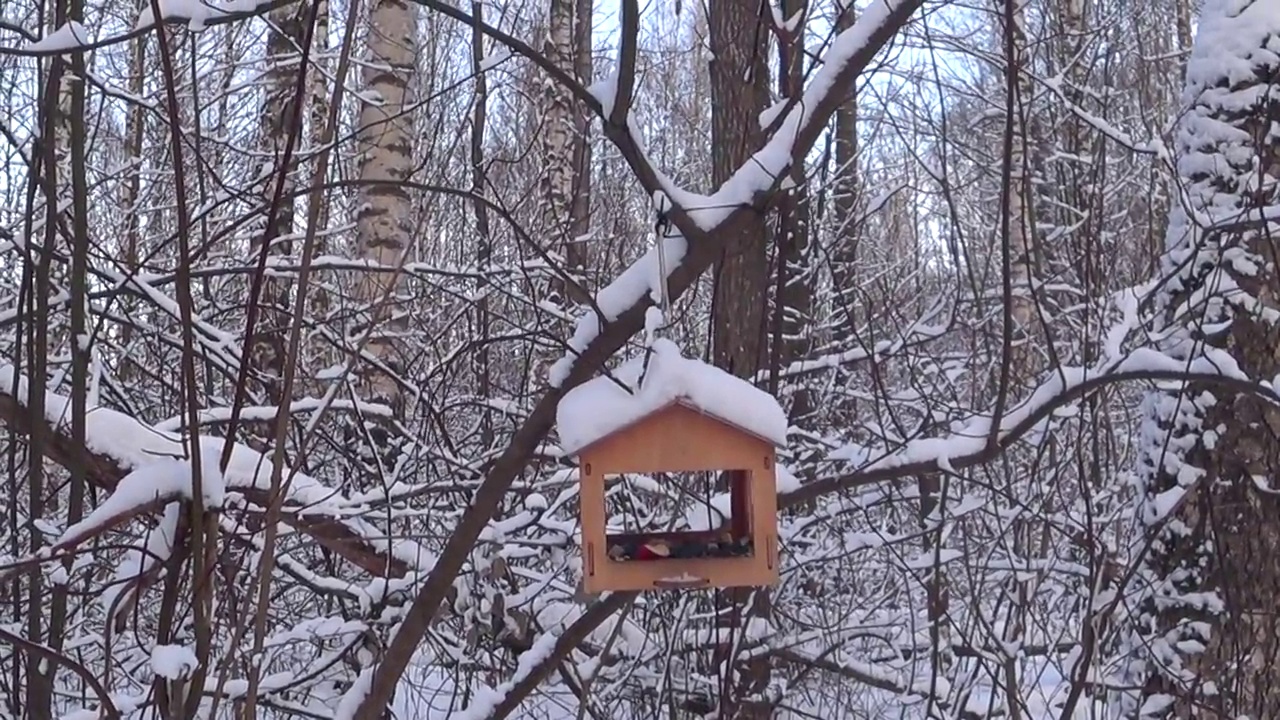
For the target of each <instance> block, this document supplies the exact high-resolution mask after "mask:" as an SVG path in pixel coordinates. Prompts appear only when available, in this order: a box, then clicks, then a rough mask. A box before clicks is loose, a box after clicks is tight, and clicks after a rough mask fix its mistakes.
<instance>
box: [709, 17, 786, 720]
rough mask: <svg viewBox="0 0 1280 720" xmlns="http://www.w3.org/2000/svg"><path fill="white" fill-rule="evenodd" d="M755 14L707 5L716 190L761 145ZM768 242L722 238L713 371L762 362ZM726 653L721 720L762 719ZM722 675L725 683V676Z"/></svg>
mask: <svg viewBox="0 0 1280 720" xmlns="http://www.w3.org/2000/svg"><path fill="white" fill-rule="evenodd" d="M762 9H764V6H763V5H762V4H761V3H759V2H755V1H754V0H725V2H717V3H712V4H711V6H710V13H709V17H708V21H709V30H710V40H711V53H712V60H711V67H710V77H711V107H712V111H711V112H712V115H711V146H712V180H713V182H715V183H716V184H717V185H718V184H720V183H723V182H725V181H726V180H728V179H729V177H730V176H732V175H733V173H734V172H735V171H737V170H738V168H740V167H741V166H742V165H743V164H744V163H746V162H747V161H748V160H749V159H750V157H751V154H752V153H753V152H755V150H757V149H758V148H759V147H760V146H761V144H762V142H763V133H762V132H761V128H760V120H759V118H760V113H762V112H763V111H764V109H765V107H766V105H767V103H768V101H769V89H768V88H769V69H768V65H767V59H768V55H767V53H768V42H767V41H768V33H769V24H770V23H771V22H772V20H771V19H770V18H768V17H767V16H764V17H762V16H761V15H760V11H761V10H762ZM767 242H768V231H767V227H766V225H765V220H764V217H762V216H760V215H757V216H756V217H755V219H754V221H753V222H751V223H748V224H745V225H744V226H743V229H742V230H741V231H739V232H738V233H737V234H736V235H735V236H733V237H730V238H728V241H727V243H726V245H725V249H724V252H723V254H722V255H721V257H720V259H719V260H718V261H717V262H716V264H715V266H714V267H713V269H712V273H713V278H714V280H713V288H714V289H713V293H712V295H713V297H712V307H713V312H712V318H711V323H712V325H711V350H712V357H713V359H714V361H715V364H716V365H717V366H719V367H721V368H723V369H724V370H727V371H728V372H731V373H733V374H734V375H737V376H738V377H742V378H751V377H753V376H754V375H755V374H756V373H757V372H758V371H759V370H760V369H761V368H762V366H763V364H764V363H763V361H764V349H765V348H764V338H765V336H766V335H765V333H766V327H765V324H764V320H765V315H764V309H765V306H766V304H767V303H766V299H765V298H766V293H767V292H768V289H769V267H768V248H767ZM729 595H730V600H731V602H732V603H733V607H732V608H731V610H730V617H729V621H730V622H731V623H734V624H740V623H742V622H745V620H746V619H747V618H750V617H752V616H762V615H763V616H767V615H768V613H769V595H768V592H767V591H766V590H764V589H761V590H759V591H753V590H750V589H742V590H738V591H734V592H731V593H729ZM730 652H732V648H731V647H728V646H722V647H721V648H719V650H718V653H717V654H718V655H719V656H720V657H719V658H718V660H720V662H718V663H717V665H718V666H719V667H721V668H735V670H736V671H737V672H738V673H739V680H738V682H737V683H736V684H734V685H731V686H726V687H724V688H722V691H721V703H722V706H721V717H730V718H737V717H742V718H767V717H769V716H770V715H771V713H772V708H771V706H770V705H769V704H768V703H766V702H761V701H754V700H749V699H746V698H745V697H744V696H747V695H752V694H756V693H759V692H761V691H763V690H764V689H765V687H766V686H767V685H768V682H769V674H770V671H769V664H768V660H767V659H765V658H761V659H758V660H756V661H753V662H750V663H748V665H747V667H742V668H737V667H736V663H731V662H724V660H728V659H731V658H729V657H728V654H729V653H730ZM725 672H726V675H725V676H724V680H725V682H726V683H728V681H729V679H730V676H731V674H732V673H730V672H729V671H728V670H725Z"/></svg>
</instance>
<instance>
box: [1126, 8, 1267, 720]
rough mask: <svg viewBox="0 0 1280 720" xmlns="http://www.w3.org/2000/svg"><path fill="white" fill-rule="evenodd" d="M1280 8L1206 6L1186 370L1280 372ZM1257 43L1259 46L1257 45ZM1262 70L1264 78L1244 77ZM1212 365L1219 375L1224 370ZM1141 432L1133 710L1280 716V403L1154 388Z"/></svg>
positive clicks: (1177, 219)
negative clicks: (1141, 539) (1279, 243)
mask: <svg viewBox="0 0 1280 720" xmlns="http://www.w3.org/2000/svg"><path fill="white" fill-rule="evenodd" d="M1273 8H1274V3H1269V2H1254V3H1246V4H1244V6H1243V7H1239V4H1238V3H1235V2H1228V1H1227V0H1210V1H1209V2H1206V3H1205V6H1204V9H1203V12H1202V15H1201V19H1200V25H1199V28H1198V32H1197V37H1196V40H1195V45H1194V49H1193V53H1192V55H1191V59H1190V60H1189V63H1188V72H1187V77H1188V81H1187V87H1186V90H1185V93H1184V97H1185V98H1187V99H1189V101H1190V102H1191V107H1190V108H1189V112H1187V113H1186V114H1185V115H1184V116H1183V117H1184V120H1183V125H1182V127H1181V128H1180V129H1179V132H1178V135H1177V146H1176V149H1177V152H1178V156H1179V160H1180V162H1179V164H1178V165H1179V168H1180V170H1181V174H1182V181H1183V187H1184V188H1185V190H1186V192H1187V196H1188V198H1189V200H1190V203H1191V210H1192V211H1193V212H1194V213H1197V214H1205V215H1211V216H1212V217H1213V219H1214V221H1215V228H1214V229H1208V228H1204V227H1200V226H1197V225H1196V224H1195V223H1194V221H1193V220H1192V219H1191V218H1190V217H1188V215H1189V213H1188V212H1186V211H1184V210H1183V206H1182V204H1181V203H1175V205H1174V209H1173V211H1172V213H1171V218H1170V223H1169V225H1170V227H1169V234H1168V238H1167V240H1166V247H1167V248H1168V252H1167V254H1166V256H1165V258H1164V270H1165V272H1166V273H1167V274H1168V275H1170V276H1173V282H1171V283H1169V284H1168V285H1167V286H1166V287H1167V288H1168V289H1167V290H1166V291H1165V292H1164V293H1163V295H1162V296H1161V298H1160V301H1161V306H1162V308H1163V309H1164V311H1165V313H1166V315H1165V319H1166V321H1167V323H1168V328H1167V330H1168V331H1169V332H1171V333H1172V335H1171V336H1169V337H1168V340H1167V341H1166V342H1165V343H1164V345H1163V349H1164V350H1165V352H1166V353H1168V354H1170V355H1171V356H1173V357H1174V358H1175V359H1177V360H1178V361H1179V362H1180V363H1181V362H1187V363H1196V362H1199V363H1202V364H1210V363H1211V364H1212V365H1209V366H1210V367H1222V366H1223V363H1233V364H1234V365H1235V366H1236V367H1238V368H1239V370H1240V371H1241V372H1243V373H1244V374H1245V375H1246V376H1247V377H1248V379H1249V380H1250V381H1253V382H1264V383H1265V382H1270V381H1272V378H1274V377H1276V375H1277V374H1278V373H1280V353H1277V351H1276V348H1277V347H1280V328H1278V327H1277V318H1278V317H1280V270H1277V267H1278V266H1280V253H1278V252H1277V249H1276V246H1275V244H1274V240H1273V239H1272V238H1274V237H1275V234H1276V233H1277V232H1280V223H1276V222H1275V221H1273V220H1264V219H1260V218H1261V217H1262V215H1261V211H1262V210H1263V209H1264V208H1271V207H1274V206H1275V205H1276V204H1277V203H1278V202H1280V192H1278V191H1277V187H1278V183H1280V151H1278V149H1277V148H1278V146H1277V144H1276V141H1275V135H1274V131H1273V130H1272V129H1271V128H1273V127H1274V126H1275V123H1277V122H1280V105H1277V104H1276V103H1275V102H1274V100H1272V98H1274V97H1275V95H1276V93H1277V92H1278V91H1280V61H1277V60H1276V56H1275V55H1274V54H1273V53H1271V52H1268V51H1265V50H1263V49H1262V48H1264V47H1274V46H1275V44H1276V43H1277V42H1280V22H1277V21H1276V20H1275V19H1273V18H1274V12H1273ZM1241 38H1248V39H1249V41H1250V42H1256V43H1257V44H1256V45H1247V44H1245V43H1244V42H1241V41H1240V39H1241ZM1242 69H1244V70H1246V71H1247V72H1241V70H1242ZM1206 369H1207V368H1206ZM1147 407H1148V410H1149V415H1148V421H1147V425H1146V428H1145V430H1144V432H1143V433H1142V436H1141V439H1142V442H1143V447H1142V448H1141V450H1142V453H1143V460H1144V472H1143V474H1142V478H1141V479H1142V481H1143V483H1144V490H1145V492H1144V495H1143V499H1142V504H1141V517H1142V519H1143V520H1144V521H1145V522H1146V523H1147V525H1148V528H1149V535H1150V540H1151V542H1152V544H1151V550H1152V552H1151V553H1150V555H1149V557H1148V560H1147V561H1146V563H1145V565H1144V567H1143V568H1142V570H1143V576H1142V577H1141V578H1140V579H1139V581H1138V582H1139V584H1140V586H1141V587H1142V588H1148V590H1147V592H1146V594H1145V596H1144V597H1143V602H1142V605H1141V606H1140V607H1141V612H1140V613H1139V617H1138V618H1137V621H1136V622H1135V625H1134V635H1133V637H1132V638H1131V642H1132V649H1133V652H1134V655H1135V662H1134V665H1133V669H1134V675H1135V676H1134V677H1133V678H1132V679H1133V680H1134V681H1135V683H1136V684H1138V685H1140V686H1141V687H1142V690H1141V691H1140V693H1138V697H1136V698H1131V700H1132V702H1131V704H1130V705H1129V707H1128V712H1129V716H1130V717H1178V718H1190V717H1215V718H1237V717H1251V718H1273V717H1280V657H1278V656H1280V624H1278V623H1277V615H1276V597H1277V596H1280V565H1277V563H1276V558H1277V557H1278V556H1280V519H1278V518H1280V495H1277V487H1276V480H1275V478H1276V477H1277V474H1278V473H1280V439H1277V438H1280V435H1278V433H1280V410H1277V409H1276V408H1275V407H1274V406H1272V405H1269V404H1268V403H1266V402H1263V401H1261V400H1259V399H1257V398H1256V397H1254V396H1252V395H1247V394H1242V393H1236V392H1231V391H1228V390H1226V389H1224V388H1222V387H1216V386H1211V385H1207V384H1204V383H1190V384H1188V385H1187V386H1186V387H1185V388H1184V389H1183V390H1182V392H1180V393H1179V392H1176V391H1175V390H1165V391H1163V392H1153V393H1152V394H1151V395H1150V397H1149V400H1148V403H1147Z"/></svg>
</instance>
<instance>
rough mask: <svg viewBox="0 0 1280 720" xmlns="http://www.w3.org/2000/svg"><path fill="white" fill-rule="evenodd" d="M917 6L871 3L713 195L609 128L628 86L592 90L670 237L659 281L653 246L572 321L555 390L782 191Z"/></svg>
mask: <svg viewBox="0 0 1280 720" xmlns="http://www.w3.org/2000/svg"><path fill="white" fill-rule="evenodd" d="M921 4H922V0H876V1H875V2H873V3H872V4H871V5H870V6H868V7H867V8H866V10H865V11H863V13H862V14H861V15H860V16H859V17H858V20H857V22H855V23H854V24H853V26H852V27H850V28H849V29H847V30H845V31H843V32H841V33H840V34H839V35H837V36H836V37H835V38H834V39H833V40H832V43H831V45H830V47H829V48H828V49H827V51H826V52H825V53H823V56H822V59H821V60H820V61H819V62H818V63H817V68H818V69H817V70H816V71H815V72H814V73H813V77H812V80H811V81H810V82H809V85H808V87H807V88H805V91H804V93H803V94H802V95H801V96H800V97H798V98H793V99H792V100H791V102H790V104H789V105H788V107H787V108H785V109H783V110H781V111H779V118H780V119H779V121H778V122H777V128H776V129H775V130H774V131H773V133H772V134H771V135H770V137H769V139H768V141H767V142H766V143H765V145H764V147H762V148H761V149H760V150H758V151H756V152H755V153H754V154H753V155H752V156H751V157H750V158H749V159H748V160H747V161H746V162H744V163H743V164H742V166H741V167H739V168H738V170H737V171H736V172H735V173H734V174H733V175H732V176H730V177H729V179H728V180H726V181H725V182H724V184H722V185H721V186H720V188H719V189H717V190H716V191H715V192H714V193H712V194H711V195H701V194H698V193H695V192H691V191H689V190H686V189H684V188H681V187H679V186H678V185H676V183H675V181H674V180H672V179H671V178H670V177H668V176H666V175H665V174H663V173H662V172H661V171H659V170H658V169H657V165H656V164H655V163H654V162H653V160H652V159H651V158H650V157H649V155H648V154H647V153H646V151H645V148H644V143H643V141H642V140H641V133H640V132H639V131H638V130H637V129H636V128H635V126H634V125H633V124H632V123H631V118H630V117H629V116H627V118H626V124H625V125H623V126H618V125H612V124H610V123H609V122H607V121H608V120H609V119H611V118H612V117H613V116H614V113H613V110H614V109H615V108H614V103H615V102H616V95H617V94H618V92H619V91H620V88H622V85H623V84H624V83H625V82H626V80H624V79H622V78H619V77H618V76H617V75H616V74H614V75H611V76H610V77H609V78H607V79H606V80H605V81H604V82H602V83H597V84H596V85H593V86H592V87H591V89H590V91H589V92H590V94H591V95H592V97H593V99H594V100H595V102H596V103H597V105H598V106H600V107H601V108H607V109H606V110H605V111H604V112H605V114H604V117H605V119H606V123H605V130H606V135H608V137H609V138H610V139H611V140H612V141H613V142H614V143H615V144H616V145H617V146H618V148H619V150H621V151H622V155H623V157H624V158H625V159H626V160H627V163H628V165H630V167H631V169H632V171H633V172H634V173H635V174H636V177H637V179H639V181H640V182H641V184H642V185H643V186H644V188H645V190H646V191H647V192H649V193H650V194H651V196H652V197H654V198H655V201H656V204H657V205H659V207H658V208H655V209H659V210H661V214H662V215H663V216H664V217H667V218H669V219H670V220H671V222H672V223H673V224H674V225H675V229H673V230H672V231H671V232H668V233H666V235H667V236H666V237H660V238H658V240H657V242H658V243H662V244H663V247H662V253H663V254H664V255H665V257H666V260H667V266H666V268H665V273H663V272H661V271H660V270H659V268H658V256H659V251H658V247H657V246H656V243H655V247H652V248H650V249H649V250H648V251H647V252H646V253H645V254H644V255H643V256H641V257H640V258H639V259H638V260H636V261H635V262H634V263H633V264H632V265H631V266H630V267H628V268H627V269H626V270H624V271H623V272H622V274H621V275H619V276H618V277H617V279H615V280H614V281H613V282H612V283H610V284H609V285H607V286H605V287H604V288H602V289H601V290H600V291H599V293H597V295H596V297H595V304H594V306H593V307H592V309H590V310H588V311H587V312H585V313H584V314H583V315H582V316H581V317H580V318H579V319H578V321H577V324H576V325H575V327H574V332H573V336H572V337H571V338H570V339H569V343H568V345H569V347H568V351H567V352H566V353H565V355H564V356H563V357H562V358H560V359H559V360H558V361H557V362H556V363H555V364H554V365H552V367H551V370H550V372H549V378H548V379H549V381H550V383H551V385H552V386H553V387H560V386H561V385H562V384H563V383H564V381H565V379H566V378H567V377H568V375H569V371H570V370H571V369H572V368H573V365H574V363H575V362H576V361H577V358H578V357H579V356H580V355H581V354H582V353H583V352H584V351H585V350H586V349H587V347H588V346H589V345H590V344H591V342H592V341H594V340H595V339H596V337H598V336H599V335H600V331H601V326H602V324H603V323H607V322H612V321H614V320H616V319H618V317H619V316H621V314H622V313H623V312H625V311H627V310H630V309H631V308H633V307H635V306H636V305H637V304H638V303H641V302H643V301H644V298H645V296H646V295H651V296H652V297H654V298H655V302H656V297H657V292H658V289H659V287H660V286H661V284H663V283H670V281H671V276H672V275H673V274H674V273H675V272H676V270H677V269H678V268H680V267H681V265H682V263H683V262H684V261H685V259H686V257H687V256H688V250H689V242H690V241H693V242H699V241H703V240H707V241H709V240H710V239H711V238H712V237H715V236H718V235H722V234H723V235H727V234H728V233H723V232H721V231H723V226H724V225H725V224H726V223H728V222H729V221H730V220H731V219H732V218H735V217H737V216H738V215H737V213H739V212H740V211H742V210H743V209H744V208H750V207H753V206H754V205H755V204H756V203H757V202H759V201H760V200H761V199H762V198H764V197H766V196H768V195H769V194H770V193H772V192H774V191H775V190H776V189H777V188H778V187H779V186H780V185H781V183H782V181H783V179H784V178H785V177H786V175H787V173H788V171H789V170H790V168H791V164H792V162H793V161H794V160H795V158H799V157H803V156H804V155H805V153H807V152H808V151H809V149H810V148H811V147H812V145H813V143H814V142H815V141H816V140H817V138H818V136H819V135H820V134H821V132H822V130H823V128H824V126H825V125H826V122H827V120H828V119H830V117H831V115H832V113H834V112H835V109H836V108H837V107H838V106H839V105H840V103H841V102H842V101H843V97H842V94H843V90H845V89H847V86H848V85H849V84H850V83H851V82H852V81H853V79H854V77H856V75H857V74H858V73H859V72H861V71H862V70H863V69H865V67H866V66H867V65H868V64H869V63H870V60H871V58H872V57H873V56H874V55H875V53H877V52H879V50H880V49H881V47H882V46H883V45H884V44H886V43H887V42H888V41H889V39H890V38H891V37H892V36H893V35H894V34H895V33H896V32H897V31H898V29H899V28H900V27H901V26H902V25H903V24H904V23H905V22H906V21H907V19H908V18H910V17H911V15H912V14H913V13H914V12H915V10H916V9H917V8H919V7H920V5H921ZM677 229H678V231H677ZM686 237H687V238H688V240H686ZM679 294H680V293H679V290H678V289H676V288H671V297H672V299H674V298H675V297H677V296H678V295H679Z"/></svg>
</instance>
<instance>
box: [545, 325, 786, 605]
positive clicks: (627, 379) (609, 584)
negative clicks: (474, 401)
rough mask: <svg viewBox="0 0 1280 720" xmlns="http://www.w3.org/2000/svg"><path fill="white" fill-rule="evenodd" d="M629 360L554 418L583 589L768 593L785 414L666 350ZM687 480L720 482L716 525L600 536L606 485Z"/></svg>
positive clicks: (578, 393) (737, 382)
mask: <svg viewBox="0 0 1280 720" xmlns="http://www.w3.org/2000/svg"><path fill="white" fill-rule="evenodd" d="M638 361H640V359H636V360H633V361H631V362H629V363H627V364H625V365H624V366H623V367H622V368H619V370H618V371H617V372H615V373H614V375H613V376H612V377H604V378H596V379H594V380H592V381H590V382H588V383H585V384H583V385H582V386H580V387H578V388H576V389H574V390H573V391H571V392H570V393H569V394H567V395H566V396H565V398H564V400H562V401H561V404H560V408H559V410H558V413H557V424H558V426H559V431H560V436H561V444H562V446H564V448H565V450H566V451H567V452H569V453H570V454H575V455H577V458H578V468H579V480H580V488H579V499H580V509H581V524H582V564H583V569H582V572H583V589H584V590H585V591H586V592H587V593H589V594H595V593H599V592H603V591H606V590H613V591H644V590H655V589H686V588H713V587H714V588H729V587H759V586H768V585H773V584H776V583H777V581H778V531H777V484H776V448H777V446H778V445H780V444H782V443H783V442H785V436H786V429H787V422H786V415H785V414H784V413H783V412H782V409H781V407H779V406H778V404H777V401H776V400H774V398H773V397H772V396H770V395H768V394H767V393H764V392H762V391H761V390H759V389H757V388H756V387H755V386H753V385H751V384H750V383H748V382H746V381H744V380H741V379H739V378H736V377H733V376H732V375H729V374H728V373H725V372H723V371H721V370H719V369H718V368H715V367H712V366H709V365H706V364H704V363H701V362H698V361H696V360H690V359H687V358H684V357H681V356H680V353H679V350H678V349H677V348H676V347H675V346H674V345H673V344H671V343H670V342H669V341H665V340H659V341H657V342H655V345H654V348H653V354H652V356H651V357H650V358H649V359H648V363H647V365H646V364H645V363H643V362H638ZM637 365H639V367H637ZM637 386H638V387H637ZM689 472H714V473H719V474H720V477H721V478H722V479H724V480H726V481H727V482H726V483H725V484H726V485H727V489H728V495H729V503H728V505H729V510H730V512H729V516H730V517H729V518H728V519H727V522H725V523H724V524H722V525H721V526H720V527H712V528H711V529H709V530H694V531H684V532H643V533H635V532H610V531H609V529H608V520H609V518H608V517H607V511H606V493H607V486H606V479H607V477H609V476H613V475H619V474H624V473H643V474H646V475H650V476H655V477H659V476H660V475H659V474H661V473H689Z"/></svg>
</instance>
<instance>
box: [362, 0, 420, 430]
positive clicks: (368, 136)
mask: <svg viewBox="0 0 1280 720" xmlns="http://www.w3.org/2000/svg"><path fill="white" fill-rule="evenodd" d="M370 20H371V22H370V25H371V28H370V31H369V41H368V42H369V48H368V63H367V64H365V65H364V67H363V71H362V72H363V81H364V86H365V88H366V94H365V96H364V98H363V99H361V107H360V117H359V128H358V129H357V144H358V146H359V151H360V154H359V158H360V161H359V173H360V180H361V181H363V182H372V183H377V184H373V185H362V186H361V188H360V200H361V203H360V209H359V212H358V214H357V217H356V232H357V236H358V244H359V252H360V256H361V259H363V260H366V261H369V262H371V263H375V264H378V265H381V266H389V267H394V268H399V267H400V264H401V263H402V262H403V261H404V256H405V252H406V249H407V247H408V238H409V213H410V209H411V207H412V203H411V202H410V197H409V194H408V192H407V191H406V190H405V189H404V188H403V187H401V186H400V185H398V184H397V182H398V181H402V180H407V179H408V178H409V176H410V174H412V172H413V166H412V156H411V155H412V151H413V144H412V142H413V140H412V138H413V135H412V132H411V131H412V121H413V114H412V112H411V106H412V103H413V98H412V92H411V90H410V88H411V84H410V80H411V78H412V75H413V71H414V59H415V50H414V49H415V44H416V42H417V15H416V13H415V10H414V8H413V7H411V6H410V5H409V4H408V3H407V2H406V0H378V2H377V4H375V5H374V7H373V10H372V13H371V18H370ZM397 275H398V274H397V273H392V272H364V273H361V275H360V283H359V287H358V290H357V292H358V295H359V299H360V302H361V303H363V305H364V312H365V317H366V318H367V322H368V323H369V327H370V328H372V331H371V333H370V335H369V340H368V345H367V348H366V349H367V351H368V352H369V353H370V354H371V355H373V357H374V358H376V359H377V361H378V363H380V364H381V365H382V366H383V367H384V368H385V369H386V371H389V372H390V373H395V374H398V373H399V372H400V371H401V369H402V367H403V362H402V358H401V352H400V348H399V343H398V342H397V336H398V335H399V334H400V333H401V332H402V331H403V330H404V321H403V319H402V318H401V317H400V315H399V313H398V312H397V310H398V306H399V302H398V296H397V294H396V288H397V282H396V279H397ZM364 384H365V394H366V399H370V400H375V401H378V402H384V403H386V404H388V405H391V406H392V407H397V408H398V406H399V401H400V386H399V385H398V384H397V383H396V382H395V378H394V377H393V376H392V375H389V374H387V372H384V371H383V370H382V369H380V368H372V369H370V372H369V373H368V374H367V375H366V377H365V378H364Z"/></svg>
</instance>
